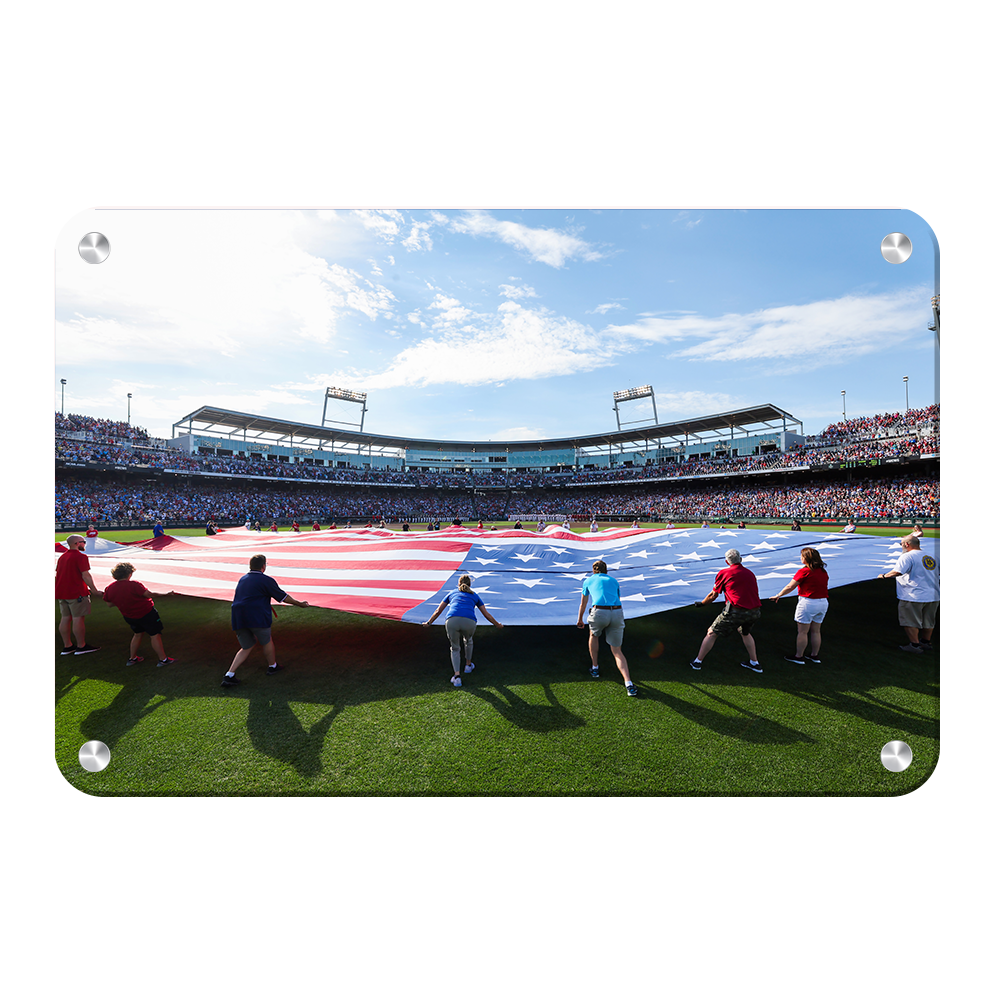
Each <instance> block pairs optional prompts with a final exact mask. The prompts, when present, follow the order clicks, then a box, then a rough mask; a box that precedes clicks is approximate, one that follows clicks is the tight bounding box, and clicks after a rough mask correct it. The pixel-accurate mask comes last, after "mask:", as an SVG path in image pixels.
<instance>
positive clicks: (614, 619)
mask: <svg viewBox="0 0 1000 1000" xmlns="http://www.w3.org/2000/svg"><path fill="white" fill-rule="evenodd" d="M587 622H588V624H589V625H590V632H591V635H596V636H598V637H599V636H600V635H601V633H602V632H603V633H604V638H605V639H607V641H608V645H609V646H621V644H622V640H623V639H624V638H625V612H624V611H623V610H622V609H621V608H614V609H610V608H591V609H590V617H589V618H588V619H587Z"/></svg>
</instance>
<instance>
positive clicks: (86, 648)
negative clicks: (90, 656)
mask: <svg viewBox="0 0 1000 1000" xmlns="http://www.w3.org/2000/svg"><path fill="white" fill-rule="evenodd" d="M100 648H101V647H100V646H91V645H89V644H88V643H84V644H83V645H82V646H77V647H76V650H75V652H74V655H75V656H81V655H82V654H83V653H96V652H97V651H98V650H99V649H100Z"/></svg>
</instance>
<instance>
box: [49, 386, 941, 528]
mask: <svg viewBox="0 0 1000 1000" xmlns="http://www.w3.org/2000/svg"><path fill="white" fill-rule="evenodd" d="M939 417H940V411H939V407H938V406H937V405H936V404H935V405H934V406H930V407H924V408H922V409H918V410H917V409H915V410H909V411H906V412H905V413H885V414H877V415H874V416H871V417H859V418H855V419H852V420H846V421H841V422H838V423H836V424H831V425H830V426H828V427H827V428H825V429H824V431H823V432H822V433H821V434H819V435H815V436H813V437H805V438H799V439H797V440H796V441H795V443H793V444H791V445H790V446H789V447H788V448H786V450H784V451H780V450H772V451H767V452H765V453H763V454H752V455H739V454H734V455H729V454H728V453H726V454H718V455H709V456H707V457H706V455H705V454H701V455H693V454H687V455H684V456H680V457H675V458H674V459H673V460H661V461H651V460H649V459H646V460H645V463H644V464H633V463H630V462H626V463H624V464H618V465H610V464H605V465H604V466H603V467H602V466H601V465H600V463H595V462H593V461H591V462H589V463H588V462H587V461H585V460H584V459H583V458H580V459H579V461H578V462H577V463H576V465H571V466H569V467H561V468H559V469H545V470H541V469H540V470H538V471H535V470H523V469H522V470H515V469H510V470H503V471H501V470H499V469H497V468H484V469H483V470H478V469H477V470H475V471H469V470H468V469H458V468H451V469H445V468H440V469H432V470H426V469H415V468H412V467H409V468H385V467H383V468H379V467H370V463H369V464H366V465H365V466H364V467H362V465H361V455H360V452H358V453H354V454H344V455H338V456H337V457H338V458H343V459H344V461H342V462H337V463H336V467H334V464H333V463H330V464H308V460H307V461H306V462H298V461H286V460H284V459H282V460H281V461H266V462H265V461H261V460H260V458H261V456H260V455H256V456H246V455H244V456H240V455H238V454H233V453H228V454H220V453H219V452H220V451H223V449H216V448H213V449H206V451H208V450H210V451H212V452H213V453H212V454H196V453H193V452H185V451H181V450H179V449H178V448H177V447H176V446H175V445H176V442H168V441H167V440H165V439H161V438H154V437H151V436H150V435H149V434H148V433H146V432H145V431H144V430H143V429H142V428H136V427H133V426H131V425H129V424H126V423H121V422H113V421H108V420H102V419H98V418H93V417H87V416H81V415H75V414H70V415H68V416H63V415H62V414H56V447H55V458H56V492H55V512H54V513H55V521H56V525H57V529H59V530H61V529H62V528H66V529H71V528H73V527H80V526H83V525H85V524H88V523H90V522H96V523H97V525H98V526H101V527H110V526H116V527H129V526H135V527H140V526H149V527H151V526H152V524H153V523H155V522H156V521H158V520H159V521H163V522H164V523H171V524H174V525H176V526H181V525H195V526H202V525H204V524H205V523H206V522H208V521H209V520H215V521H217V522H218V523H220V524H223V523H229V524H242V523H244V522H245V521H247V520H249V521H251V522H253V521H260V522H261V523H262V524H264V525H265V526H267V525H269V524H270V523H271V522H272V521H276V522H277V523H278V524H281V525H287V524H288V523H290V522H291V521H292V520H297V521H299V522H300V523H303V524H307V523H308V524H311V523H312V521H313V520H314V519H315V520H318V521H319V522H320V523H321V524H322V526H324V527H326V526H328V525H330V524H333V523H337V524H340V525H343V524H344V523H346V522H347V521H351V522H352V523H354V524H355V525H357V524H358V523H359V522H360V523H361V524H364V523H365V522H366V521H367V520H368V519H372V520H373V522H374V523H376V524H377V523H378V522H379V521H382V520H384V521H386V522H388V523H396V524H398V523H401V522H407V523H410V524H413V525H418V524H421V523H427V522H430V521H433V520H440V521H444V522H450V521H451V520H452V519H454V518H456V517H457V518H459V519H461V520H463V521H470V520H472V521H475V520H477V519H482V520H483V521H484V522H487V521H490V522H492V521H505V520H513V519H515V518H517V517H526V516H527V515H529V514H531V515H537V514H539V513H543V512H544V513H545V514H547V515H548V516H549V517H551V518H557V517H558V518H561V517H562V516H569V517H571V518H573V519H576V520H586V521H587V522H589V521H590V519H591V518H594V517H596V518H598V519H599V520H602V521H610V520H620V519H628V520H632V519H634V518H638V519H640V520H642V521H647V522H665V521H667V520H672V521H679V522H699V523H700V522H703V521H706V520H707V521H710V522H717V523H718V522H733V523H735V522H738V521H741V520H746V521H752V520H756V521H765V522H768V523H783V522H784V523H787V522H790V521H792V520H793V519H798V520H800V521H803V523H805V522H808V521H813V522H816V521H833V522H837V521H839V522H844V521H846V520H847V519H849V518H850V519H854V520H856V521H869V522H876V523H877V522H879V521H884V520H886V519H896V520H897V521H898V520H899V519H903V520H906V521H913V520H920V521H924V522H936V520H937V518H938V517H939V513H940V507H939V474H938V457H937V456H938V423H939ZM231 447H232V448H234V449H235V448H236V447H237V442H236V441H235V440H234V441H233V442H232V445H231ZM448 447H450V448H454V447H455V445H454V443H452V444H449V445H448ZM473 450H474V449H473ZM269 457H274V458H277V456H269ZM255 459H256V460H255Z"/></svg>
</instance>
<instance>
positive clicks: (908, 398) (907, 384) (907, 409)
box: [903, 375, 910, 413]
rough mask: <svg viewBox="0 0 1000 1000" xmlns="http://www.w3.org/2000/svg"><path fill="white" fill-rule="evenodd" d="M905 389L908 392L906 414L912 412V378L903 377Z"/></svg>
mask: <svg viewBox="0 0 1000 1000" xmlns="http://www.w3.org/2000/svg"><path fill="white" fill-rule="evenodd" d="M903 388H904V389H905V390H906V412H907V413H909V412H910V376H909V375H904V376H903Z"/></svg>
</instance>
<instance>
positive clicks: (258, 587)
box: [222, 554, 309, 687]
mask: <svg viewBox="0 0 1000 1000" xmlns="http://www.w3.org/2000/svg"><path fill="white" fill-rule="evenodd" d="M265 569H267V559H266V558H265V557H264V556H262V555H259V554H258V555H255V556H251V557H250V572H249V573H246V574H244V575H243V576H241V577H240V580H239V583H237V584H236V593H235V594H234V595H233V608H232V626H233V631H234V632H235V633H236V638H237V640H239V644H240V649H239V652H238V653H237V654H236V656H235V657H233V662H232V664H230V667H229V671H228V673H227V674H226V676H225V677H223V678H222V686H223V687H232V686H233V685H235V684H239V678H238V677H236V668H237V667H238V666H239V665H240V664H241V663H243V661H244V660H246V658H247V657H248V656H249V655H250V650H252V649H253V647H254V645H255V644H256V643H258V642H259V643H260V645H261V647H262V648H263V650H264V657H265V658H266V659H267V664H268V666H267V672H268V674H276V673H277V672H278V671H279V670H280V669H281V666H280V665H279V664H278V661H277V658H276V656H275V652H274V640H273V639H272V638H271V615H272V612H273V609H272V607H271V601H272V600H273V601H276V602H277V603H278V604H281V603H282V602H287V603H288V604H294V605H295V606H296V607H297V608H308V607H309V602H308V601H297V600H296V599H295V598H294V597H292V596H291V595H290V594H286V593H285V592H284V591H283V590H282V589H281V587H279V586H278V584H277V581H275V580H274V578H273V577H270V576H267V575H266V574H265V573H264V570H265ZM274 613H276V612H274Z"/></svg>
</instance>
